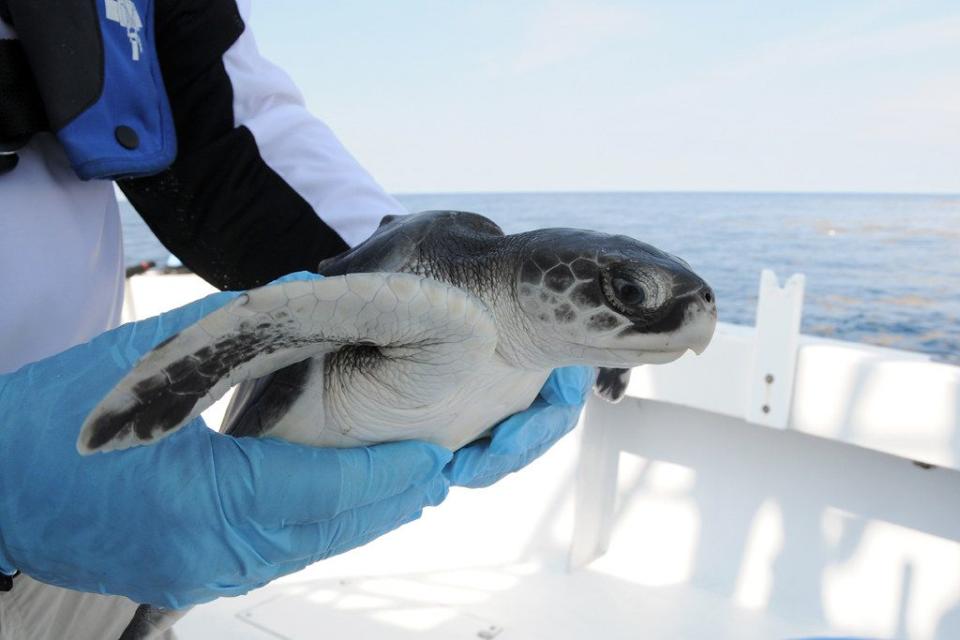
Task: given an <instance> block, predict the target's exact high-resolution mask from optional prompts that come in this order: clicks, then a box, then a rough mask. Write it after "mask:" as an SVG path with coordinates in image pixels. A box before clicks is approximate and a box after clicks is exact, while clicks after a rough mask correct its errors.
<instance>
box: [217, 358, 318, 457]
mask: <svg viewBox="0 0 960 640" xmlns="http://www.w3.org/2000/svg"><path fill="white" fill-rule="evenodd" d="M315 364H316V361H315V360H314V359H313V358H307V359H306V360H302V361H300V362H297V363H295V364H292V365H290V366H288V367H284V368H283V369H280V370H279V371H276V372H274V373H271V374H270V375H268V376H265V377H263V378H260V379H259V380H256V381H251V382H250V383H249V384H253V385H255V387H254V389H253V391H252V392H251V395H250V398H249V399H248V400H247V402H245V403H244V405H243V406H242V407H241V408H240V409H239V411H238V413H237V414H236V418H235V419H233V420H232V421H231V422H230V424H229V425H227V427H226V429H225V431H224V433H227V434H229V435H231V436H234V437H236V438H243V437H258V436H261V435H263V434H264V433H265V432H267V431H269V430H270V428H271V427H273V425H275V424H276V423H277V422H279V421H280V419H281V418H282V417H283V416H284V415H286V413H287V411H289V410H290V407H291V406H292V405H293V403H294V402H295V401H296V400H297V398H299V397H300V395H301V394H302V393H303V392H304V387H305V386H306V382H307V381H308V380H309V379H310V372H311V370H312V368H313V366H314V365H315Z"/></svg>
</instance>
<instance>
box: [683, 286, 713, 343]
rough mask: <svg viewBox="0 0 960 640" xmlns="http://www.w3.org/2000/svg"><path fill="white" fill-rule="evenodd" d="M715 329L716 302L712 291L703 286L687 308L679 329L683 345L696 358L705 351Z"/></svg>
mask: <svg viewBox="0 0 960 640" xmlns="http://www.w3.org/2000/svg"><path fill="white" fill-rule="evenodd" d="M716 328H717V301H716V297H715V296H714V295H713V290H712V289H710V287H709V286H707V285H704V286H703V288H702V289H701V290H700V291H698V292H697V293H696V294H695V296H694V297H693V299H692V300H691V302H690V306H689V307H687V322H685V323H684V326H683V328H681V329H680V336H679V337H680V339H681V340H682V341H683V344H686V345H687V347H688V348H689V349H690V350H691V351H693V352H694V353H695V354H697V355H698V356H699V355H701V354H702V353H703V352H704V351H706V349H707V346H708V345H709V344H710V341H711V340H712V339H713V333H714V331H715V330H716Z"/></svg>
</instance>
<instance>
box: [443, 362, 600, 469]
mask: <svg viewBox="0 0 960 640" xmlns="http://www.w3.org/2000/svg"><path fill="white" fill-rule="evenodd" d="M595 378H596V370H595V369H593V368H591V367H564V368H562V369H555V370H554V371H553V373H551V374H550V377H549V378H547V382H546V384H544V386H543V389H541V390H540V395H539V396H538V397H537V399H536V400H535V401H534V402H533V404H532V405H531V406H530V408H529V409H527V410H526V411H521V412H520V413H517V414H514V415H512V416H510V417H509V418H507V419H506V420H504V421H503V422H501V423H500V424H499V425H497V426H496V427H495V428H494V429H493V432H492V434H491V436H490V437H489V438H484V439H482V440H478V441H476V442H473V443H471V444H468V445H467V446H465V447H463V448H462V449H460V450H459V451H457V452H456V453H455V454H454V456H453V460H452V461H451V462H450V464H448V465H447V468H446V469H445V470H444V475H446V476H447V477H448V478H449V479H450V482H451V483H452V484H455V485H458V486H461V487H486V486H488V485H491V484H493V483H494V482H496V481H497V480H499V479H500V478H502V477H503V476H505V475H507V474H509V473H513V472H514V471H517V470H519V469H521V468H523V467H525V466H526V465H528V464H529V463H530V462H532V461H533V460H535V459H536V458H538V457H539V456H540V455H542V454H543V453H544V452H545V451H546V450H547V449H549V448H550V447H552V446H553V445H554V444H555V443H556V442H557V440H559V439H560V438H561V437H563V436H564V435H565V434H566V433H567V432H569V431H570V430H571V429H573V427H574V426H575V425H576V424H577V420H578V419H579V418H580V411H581V410H582V409H583V404H584V402H585V401H586V396H587V393H588V392H589V391H590V388H591V387H592V386H593V382H594V379H595Z"/></svg>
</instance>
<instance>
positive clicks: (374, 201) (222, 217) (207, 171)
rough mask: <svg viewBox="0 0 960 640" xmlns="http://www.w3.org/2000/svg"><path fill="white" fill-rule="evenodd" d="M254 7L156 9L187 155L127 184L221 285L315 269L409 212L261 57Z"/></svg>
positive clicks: (155, 225) (160, 233) (156, 224)
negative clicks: (392, 216) (251, 21)
mask: <svg viewBox="0 0 960 640" xmlns="http://www.w3.org/2000/svg"><path fill="white" fill-rule="evenodd" d="M249 5H250V2H249V0H239V1H235V0H209V1H208V2H203V3H195V2H163V3H158V4H157V7H156V42H157V53H158V56H159V59H160V66H161V69H162V71H163V77H164V83H165V85H166V89H167V94H168V97H169V100H170V105H171V109H172V111H173V118H174V125H175V129H176V132H177V143H178V153H177V159H176V161H175V162H174V164H173V165H172V166H171V167H170V168H169V169H168V170H166V171H164V172H162V173H160V174H158V175H155V176H151V177H146V178H136V179H128V180H121V181H120V182H119V183H118V184H119V186H120V188H121V189H122V190H123V192H124V194H125V195H126V196H127V198H128V199H129V200H130V203H131V204H132V205H133V206H134V208H136V209H137V211H138V212H139V213H140V215H141V216H142V217H143V218H144V220H145V221H146V222H147V224H148V225H149V226H150V227H151V229H152V230H153V231H154V233H155V234H156V235H157V237H158V238H159V239H160V241H161V242H163V243H164V245H166V247H167V248H168V249H170V250H171V251H172V252H173V253H174V254H176V255H177V257H179V258H180V259H181V260H182V261H183V263H184V264H185V265H186V266H188V267H189V268H191V269H192V270H193V271H194V272H196V273H197V274H199V275H200V276H202V277H203V278H204V279H206V280H207V281H208V282H210V283H211V284H213V285H214V286H216V287H218V288H220V289H246V288H250V287H253V286H258V285H262V284H264V283H266V282H269V281H271V280H274V279H275V278H277V277H279V276H281V275H284V274H287V273H292V272H295V271H301V270H315V269H316V267H317V264H318V263H319V262H320V261H321V260H322V259H324V258H327V257H330V256H332V255H336V254H337V253H340V252H342V251H344V250H346V249H347V248H348V247H350V246H354V245H356V244H358V243H359V242H361V241H363V240H364V239H366V238H367V237H368V236H369V235H370V234H371V233H372V232H373V231H374V229H376V226H377V223H378V222H379V220H380V219H381V218H382V217H383V216H384V215H387V214H396V213H406V211H405V210H404V208H403V207H402V205H400V204H399V203H398V202H397V201H396V200H395V199H394V198H392V197H391V196H389V195H388V194H387V193H386V192H385V191H384V190H383V189H382V188H381V187H380V186H379V185H378V184H377V182H376V181H375V180H374V179H373V178H372V177H371V176H370V174H369V173H367V171H366V170H364V169H363V167H362V166H360V164H359V163H358V162H357V161H356V160H355V159H354V158H353V157H352V156H351V155H350V153H349V152H348V151H347V150H346V149H345V148H344V147H343V145H342V144H341V143H340V142H339V141H338V140H337V138H336V136H335V135H334V134H333V132H332V131H331V130H330V128H329V127H327V126H326V125H325V124H324V123H323V122H322V121H321V120H319V119H318V118H316V117H315V116H313V115H312V114H310V113H309V112H308V111H307V109H306V107H305V106H304V101H303V97H302V96H301V94H300V92H299V90H298V89H297V87H296V86H295V85H294V83H293V82H292V80H291V79H290V78H289V77H288V76H287V75H286V74H285V73H284V72H283V71H282V70H281V69H279V68H278V67H277V66H275V65H273V64H272V63H270V62H268V61H267V60H265V59H264V58H263V57H262V56H261V55H260V53H259V52H258V50H257V47H256V43H255V41H254V37H253V33H252V32H251V29H250V25H249V22H248V18H249V13H250V7H249ZM263 8H264V9H267V10H268V9H269V7H268V6H267V5H266V4H265V5H264V6H263Z"/></svg>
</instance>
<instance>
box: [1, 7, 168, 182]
mask: <svg viewBox="0 0 960 640" xmlns="http://www.w3.org/2000/svg"><path fill="white" fill-rule="evenodd" d="M0 4H2V5H3V6H2V9H3V10H4V11H3V13H4V15H5V17H6V18H8V19H9V20H10V21H11V22H12V23H13V27H14V29H15V30H16V32H17V37H18V39H19V44H20V46H22V48H23V51H24V53H25V54H26V60H27V62H28V64H29V68H30V71H31V72H32V75H33V79H34V81H35V82H36V88H37V90H38V92H39V96H40V100H41V102H42V108H43V110H44V111H45V112H46V113H45V115H46V120H47V122H48V124H49V129H50V131H52V132H53V133H54V134H55V135H56V136H57V138H58V139H59V140H60V142H61V144H62V145H63V147H64V149H65V150H66V153H67V157H68V158H69V160H70V164H71V165H72V166H73V169H74V171H75V172H76V173H77V175H78V176H79V177H80V178H82V179H84V180H89V179H93V178H107V179H116V178H121V177H133V176H142V175H149V174H153V173H158V172H160V171H162V170H164V169H166V168H167V167H169V166H170V164H171V163H172V162H173V160H174V158H175V157H176V154H177V141H176V133H175V131H174V125H173V117H172V115H171V111H170V103H169V100H168V99H167V93H166V90H165V88H164V83H163V76H162V74H161V72H160V64H159V61H158V59H157V52H156V47H155V39H154V26H155V25H154V22H155V21H154V5H155V4H156V3H155V2H154V1H153V0H2V1H0Z"/></svg>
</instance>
